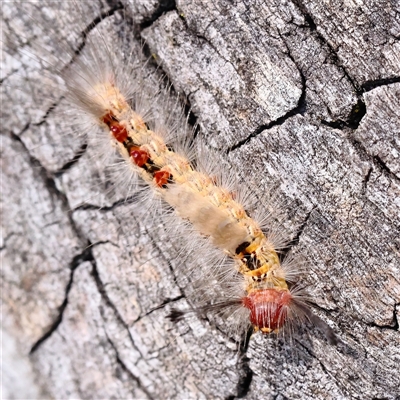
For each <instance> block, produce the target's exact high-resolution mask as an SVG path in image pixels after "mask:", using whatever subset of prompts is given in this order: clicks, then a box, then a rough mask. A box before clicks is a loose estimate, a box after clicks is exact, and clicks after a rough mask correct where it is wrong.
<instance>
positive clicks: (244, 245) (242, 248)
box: [235, 242, 250, 254]
mask: <svg viewBox="0 0 400 400" xmlns="http://www.w3.org/2000/svg"><path fill="white" fill-rule="evenodd" d="M249 246H250V242H243V243H242V244H239V246H238V247H236V250H235V253H236V254H240V253H243V252H244V251H245V250H246V248H247V247H249Z"/></svg>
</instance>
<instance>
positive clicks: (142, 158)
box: [129, 147, 150, 167]
mask: <svg viewBox="0 0 400 400" xmlns="http://www.w3.org/2000/svg"><path fill="white" fill-rule="evenodd" d="M129 154H130V156H131V157H132V160H133V162H134V163H135V164H136V165H137V166H138V167H143V165H145V164H146V163H147V161H148V159H149V157H150V155H149V153H148V152H147V151H146V150H142V149H141V148H140V147H132V148H131V149H130V152H129Z"/></svg>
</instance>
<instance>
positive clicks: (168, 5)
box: [140, 0, 176, 31]
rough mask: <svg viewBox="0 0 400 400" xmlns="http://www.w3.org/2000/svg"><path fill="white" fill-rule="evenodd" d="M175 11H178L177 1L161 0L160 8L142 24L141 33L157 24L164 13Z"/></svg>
mask: <svg viewBox="0 0 400 400" xmlns="http://www.w3.org/2000/svg"><path fill="white" fill-rule="evenodd" d="M173 10H176V2H175V0H160V3H159V5H158V8H157V9H156V10H155V11H154V12H153V14H151V15H150V17H148V18H146V20H145V21H144V22H142V23H141V24H140V31H142V30H143V29H145V28H148V27H149V26H151V25H153V23H154V22H156V21H157V20H158V18H160V17H161V16H162V15H163V14H164V13H166V12H168V11H173Z"/></svg>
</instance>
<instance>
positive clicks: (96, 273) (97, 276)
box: [91, 256, 143, 358]
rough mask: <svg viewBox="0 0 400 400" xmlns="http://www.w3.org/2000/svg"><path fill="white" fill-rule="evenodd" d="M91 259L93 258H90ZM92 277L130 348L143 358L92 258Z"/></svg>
mask: <svg viewBox="0 0 400 400" xmlns="http://www.w3.org/2000/svg"><path fill="white" fill-rule="evenodd" d="M92 257H93V256H92ZM91 274H92V277H93V279H94V281H95V283H96V286H97V290H98V291H99V293H100V295H101V298H102V299H103V300H104V302H105V303H106V304H107V305H108V306H109V307H110V308H111V309H112V310H113V312H114V315H115V317H116V318H117V320H118V322H119V323H120V324H121V325H122V326H123V327H124V328H125V329H126V331H127V332H128V337H129V340H130V342H131V345H132V347H133V348H134V349H135V350H136V351H137V352H138V353H139V354H140V357H141V358H143V354H142V353H141V351H140V349H139V348H138V347H137V346H136V344H135V341H134V340H133V338H132V335H131V333H130V330H129V326H128V324H127V323H126V322H125V321H124V319H123V318H122V316H121V314H120V313H119V311H118V309H117V307H116V306H115V304H114V303H113V302H112V301H111V299H110V297H109V296H108V294H107V291H106V289H105V287H104V283H103V281H102V280H101V278H100V274H99V271H98V270H97V264H96V260H95V259H94V258H92V271H91Z"/></svg>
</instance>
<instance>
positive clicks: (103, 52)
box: [66, 42, 296, 328]
mask: <svg viewBox="0 0 400 400" xmlns="http://www.w3.org/2000/svg"><path fill="white" fill-rule="evenodd" d="M95 43H96V45H95V46H93V44H91V43H90V42H88V43H87V46H88V48H91V49H93V47H94V48H95V51H96V52H97V53H98V54H97V55H96V56H95V58H96V59H97V60H100V59H101V57H102V56H105V58H106V60H105V61H107V60H113V61H114V62H115V65H116V66H120V64H119V61H118V60H117V56H116V55H115V56H114V55H113V53H114V49H112V48H109V47H104V45H102V44H101V43H99V42H95ZM110 55H111V57H110ZM107 62H108V61H107ZM78 63H79V61H78ZM99 64H100V63H99V62H97V68H98V70H103V71H105V70H106V69H107V65H108V64H107V63H104V64H102V65H101V64H100V65H99ZM90 65H91V68H93V64H90ZM84 67H85V66H84V65H83V64H81V65H80V66H79V64H78V65H76V66H75V68H77V69H78V71H83V70H84ZM72 70H73V69H72ZM140 73H141V72H140V68H139V74H140ZM75 78H76V77H75ZM141 80H142V81H145V79H142V78H141ZM66 81H67V82H68V81H69V82H70V83H71V84H73V83H74V77H72V78H71V77H69V78H67V79H66ZM124 83H125V81H124ZM128 83H129V82H128ZM81 87H85V85H83V86H81ZM79 89H81V88H79ZM144 91H145V92H147V91H148V89H147V88H145V90H144ZM73 93H78V92H77V91H76V90H75V89H74V90H73ZM127 97H129V96H127ZM154 97H155V98H152V100H151V101H150V103H151V102H154V103H156V102H157V101H160V102H165V99H163V98H162V97H163V95H162V94H160V97H159V99H158V100H157V95H154ZM139 103H140V102H139ZM74 104H76V101H74ZM91 104H93V102H92V100H91ZM137 107H138V109H139V110H140V112H139V114H146V111H147V109H148V105H147V104H139V105H137ZM103 111H104V109H103ZM90 112H91V113H92V114H93V109H91V111H90ZM84 114H85V115H87V112H85V113H84ZM75 115H78V114H75ZM79 115H81V113H79ZM104 117H105V118H104ZM100 118H103V119H105V121H104V122H105V123H106V125H104V124H103V122H100V123H101V124H103V126H104V127H105V126H107V121H108V124H109V125H110V127H112V126H113V123H112V121H111V122H110V121H109V119H108V118H107V114H106V113H103V112H102V113H100V114H97V117H96V118H95V119H96V121H95V123H96V124H98V123H99V122H98V121H99V120H100ZM75 121H77V122H78V125H79V124H80V125H85V124H83V122H84V121H87V119H86V117H82V119H77V120H75ZM175 121H176V120H175V119H173V120H172V121H171V124H170V126H173V125H174V124H175ZM114 122H116V121H114ZM118 124H119V123H116V124H115V126H116V128H117V130H118V129H120V127H119V125H118ZM152 128H153V126H152ZM153 129H154V128H153ZM154 130H155V131H156V130H157V129H154ZM106 136H107V135H106ZM164 136H166V137H168V136H175V135H174V131H173V130H169V132H167V133H166V134H164ZM75 137H76V138H77V139H78V135H75ZM105 139H106V140H105V143H104V145H105V146H108V145H109V143H108V142H109V139H108V137H105ZM98 140H99V138H98V137H97V138H96V141H98ZM91 142H92V140H91ZM176 142H178V143H181V144H182V143H183V142H182V138H179V139H178V140H177V141H176ZM185 146H186V145H185V144H184V143H183V147H184V148H185ZM101 147H102V148H103V144H101ZM199 147H200V150H199V152H200V153H204V154H206V151H207V150H208V149H206V148H205V147H206V146H205V145H204V144H202V143H200V144H199ZM207 147H208V146H207ZM139 150H140V149H139ZM135 151H137V150H135ZM265 152H267V151H265ZM96 154H97V157H96V159H93V160H92V162H93V163H95V162H100V161H102V160H103V159H102V158H101V156H100V154H101V153H96ZM139 155H140V154H139ZM142 155H143V154H142ZM152 157H153V156H152ZM207 157H208V158H211V159H212V158H213V157H214V155H213V153H211V155H209V156H207ZM150 158H151V157H150ZM203 159H204V160H205V161H206V160H207V158H206V157H204V158H203ZM205 167H206V168H205V169H206V170H208V171H211V173H210V172H209V173H208V174H209V175H210V177H211V181H214V180H216V181H218V180H219V178H218V177H216V178H214V177H213V176H212V175H213V173H212V171H213V170H215V167H214V168H213V167H212V166H211V167H210V166H207V165H206V166H205ZM155 172H159V171H155ZM123 176H124V178H123V179H121V180H119V186H122V185H124V184H126V182H129V180H128V179H127V178H126V175H123ZM152 178H153V179H154V178H155V177H154V176H153V177H152ZM164 178H165V177H164ZM153 179H152V181H153ZM229 180H230V179H228V181H229ZM127 186H129V184H127ZM227 186H228V187H229V186H230V185H229V182H228V185H227ZM241 186H243V183H242V185H241ZM244 186H245V185H244ZM229 189H230V190H229V192H235V190H232V189H234V188H233V187H230V188H229ZM156 190H158V189H157V187H156ZM160 190H161V189H160ZM132 192H133V191H131V192H130V193H132ZM238 192H239V193H236V194H235V196H236V198H237V199H240V198H241V197H243V196H242V195H241V190H240V187H239V190H238ZM143 193H148V192H143ZM141 198H142V199H143V204H151V205H150V206H147V207H149V208H152V207H153V204H154V203H148V201H149V199H144V197H143V195H142V196H141ZM175 198H177V196H175ZM178 200H179V198H178ZM220 203H222V202H221V201H220ZM226 204H232V203H231V202H230V201H226ZM167 211H168V210H167ZM184 211H186V210H184ZM167 218H169V217H168V216H167ZM168 224H169V225H171V226H172V225H174V224H176V221H175V220H172V219H170V220H169V221H168ZM187 229H188V228H187V226H186V224H185V223H182V224H181V225H180V226H176V229H175V227H172V230H173V233H171V237H172V240H174V241H177V242H178V239H176V237H177V236H176V233H175V231H180V232H181V233H180V235H186V234H189V235H190V229H189V230H187ZM280 229H281V230H282V229H283V228H282V227H281V228H280ZM182 232H183V233H182ZM189 239H190V240H191V241H192V243H195V244H197V243H198V239H195V238H194V237H193V238H191V237H190V236H189ZM193 247H195V246H193ZM189 248H190V247H183V248H182V250H181V252H182V253H185V252H187V251H188V249H189ZM195 250H196V252H197V253H198V257H199V258H200V259H201V258H203V260H207V262H206V263H205V264H207V265H211V266H212V265H213V264H212V263H210V262H209V261H210V260H211V261H212V260H213V257H217V259H218V260H219V257H221V255H220V254H221V252H220V251H217V252H213V251H211V250H210V251H211V253H210V254H208V256H209V257H210V260H209V259H208V258H207V254H203V253H206V252H204V251H203V250H201V249H200V248H198V249H195ZM235 250H236V249H235ZM218 254H219V255H218ZM245 256H246V254H245ZM245 258H246V257H245ZM214 261H215V260H214ZM288 261H289V259H287V260H286V262H288ZM221 262H222V260H221ZM185 264H186V262H185ZM207 265H201V264H200V265H199V266H196V268H198V272H199V274H200V275H207V274H208V275H209V274H210V273H212V272H213V268H211V271H210V270H209V269H208V268H207ZM192 268H193V267H192V266H191V265H183V266H182V268H181V269H180V270H179V271H180V274H182V275H184V274H187V275H190V274H192V273H194V272H193V269H192ZM214 271H217V272H218V273H221V274H222V275H223V276H225V280H224V279H220V277H219V276H217V277H216V278H217V279H216V282H217V285H215V284H214V283H211V282H210V281H211V280H210V279H206V282H205V284H204V289H205V290H208V291H212V290H216V291H218V289H219V288H223V289H224V290H223V291H221V292H220V293H219V294H218V295H217V296H215V295H209V293H208V294H207V296H206V297H204V300H207V301H208V300H210V299H212V300H213V301H214V304H215V305H216V306H219V305H218V303H217V301H218V300H221V299H222V300H223V301H222V303H223V302H224V301H225V300H229V299H231V300H232V289H234V290H233V291H234V292H235V294H238V293H240V291H241V290H242V289H243V286H242V285H243V278H242V277H241V276H240V275H239V276H237V275H236V274H235V270H234V268H232V265H230V266H228V268H227V266H226V265H222V269H221V267H219V268H218V269H217V270H214ZM227 271H232V272H231V273H229V274H227ZM289 271H290V268H289ZM294 272H296V271H294ZM286 274H287V272H286ZM238 277H239V279H238ZM227 278H228V281H230V282H227V283H230V284H227V285H226V286H224V285H225V283H226V280H227ZM199 284H201V282H199ZM232 287H233V288H232ZM238 288H239V289H238ZM199 297H203V295H202V294H200V295H199ZM235 298H236V299H240V296H237V297H235ZM226 304H229V303H226ZM192 305H193V306H194V307H196V306H197V300H196V299H194V300H193V302H192ZM233 306H234V307H238V306H239V307H238V308H237V309H238V310H239V311H244V312H245V313H246V314H247V315H245V317H246V318H243V315H242V313H241V312H240V315H239V317H240V318H237V320H238V321H239V322H240V324H241V325H247V324H248V322H249V315H248V314H249V311H248V310H247V309H246V307H243V305H242V304H241V303H240V304H239V302H238V300H235V304H234V305H233ZM200 308H202V307H200ZM210 309H211V310H212V307H211V308H210ZM236 317H238V315H236ZM278 322H279V321H278ZM240 324H239V325H240ZM267 328H270V327H267Z"/></svg>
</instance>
